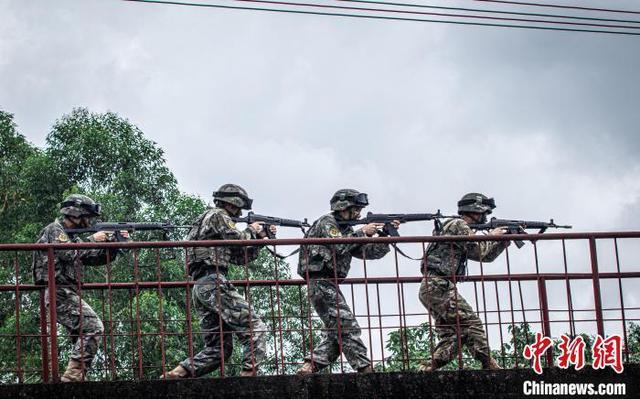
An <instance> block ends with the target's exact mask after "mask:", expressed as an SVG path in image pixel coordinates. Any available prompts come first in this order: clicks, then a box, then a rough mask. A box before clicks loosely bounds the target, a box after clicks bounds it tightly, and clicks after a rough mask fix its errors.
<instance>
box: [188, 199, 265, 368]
mask: <svg viewBox="0 0 640 399" xmlns="http://www.w3.org/2000/svg"><path fill="white" fill-rule="evenodd" d="M255 238H258V237H257V236H256V234H255V233H254V231H253V230H251V229H250V228H248V227H247V229H245V230H244V231H240V230H237V229H236V227H235V223H234V222H233V220H232V219H231V217H230V216H229V214H228V213H227V211H226V210H224V209H221V208H212V209H209V210H207V211H206V212H205V213H203V214H202V215H200V216H199V217H198V219H197V220H196V222H195V223H194V225H193V227H192V228H191V230H190V231H189V234H188V236H187V239H188V240H249V239H255ZM259 251H260V248H259V247H240V246H233V247H231V246H228V247H220V246H219V247H197V248H189V249H188V250H187V256H188V259H189V274H190V275H191V277H192V278H193V279H194V280H196V283H195V286H194V289H193V305H194V307H195V309H196V311H197V313H198V316H199V318H200V330H201V332H202V333H203V336H204V341H205V348H204V349H203V350H202V351H201V352H199V353H198V354H197V355H195V356H194V358H193V359H190V358H187V359H185V360H184V361H183V362H181V363H180V364H181V365H182V367H184V368H185V369H186V370H188V371H189V373H190V374H191V375H192V376H194V377H199V376H201V375H204V374H207V373H210V372H212V371H214V370H216V369H217V368H218V367H219V366H220V363H221V361H222V358H223V356H224V359H225V361H226V360H227V359H228V358H229V356H231V353H232V352H233V339H232V336H231V334H232V333H234V334H235V335H236V336H237V337H238V339H239V340H240V342H241V343H242V346H243V348H244V355H243V361H242V367H243V369H244V370H253V369H254V368H256V369H257V366H258V365H259V364H260V362H261V361H262V360H263V359H264V357H265V352H266V342H265V340H266V334H267V332H266V331H267V327H266V325H265V324H264V323H263V322H262V320H260V318H259V317H258V316H257V315H256V314H255V313H253V312H252V309H250V307H249V303H248V302H247V301H246V300H245V299H244V297H243V296H242V295H240V293H239V292H238V291H237V290H236V288H235V287H234V286H233V285H232V284H231V283H229V282H228V281H227V279H226V278H225V275H226V273H227V270H228V268H229V267H230V266H232V265H243V264H245V263H247V262H251V261H253V260H255V259H256V258H257V257H258V253H259ZM245 252H246V254H245ZM221 330H222V331H223V332H224V336H223V339H222V341H223V342H222V344H221V342H220V331H221ZM221 351H222V352H224V353H223V354H221Z"/></svg>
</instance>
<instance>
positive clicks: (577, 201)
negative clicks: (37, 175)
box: [0, 0, 640, 272]
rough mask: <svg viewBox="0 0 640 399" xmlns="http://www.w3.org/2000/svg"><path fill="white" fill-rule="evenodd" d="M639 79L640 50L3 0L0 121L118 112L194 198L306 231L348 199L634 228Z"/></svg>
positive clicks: (408, 27)
mask: <svg viewBox="0 0 640 399" xmlns="http://www.w3.org/2000/svg"><path fill="white" fill-rule="evenodd" d="M540 2H544V1H540ZM559 2H561V3H565V4H571V3H573V4H578V3H579V4H580V5H582V6H594V7H597V6H601V7H602V6H607V7H611V8H614V7H615V8H621V9H625V8H626V9H634V10H637V9H639V8H640V6H638V2H637V1H634V0H629V1H622V0H615V1H611V0H600V1H595V0H594V1H574V2H566V1H564V2H562V1H555V3H559ZM417 3H420V2H417ZM421 3H423V4H425V3H430V4H446V5H461V6H466V7H484V8H490V9H509V7H497V6H490V5H486V4H483V3H480V2H472V1H457V2H452V1H435V0H431V1H429V2H425V1H422V2H421ZM524 11H529V12H533V11H534V10H530V9H529V10H524ZM537 11H538V12H540V11H541V10H537ZM544 11H547V12H549V11H548V10H544ZM557 13H561V12H557ZM574 13H575V12H574ZM590 15H591V16H599V17H605V16H608V17H611V15H603V14H597V13H596V14H590ZM615 17H618V18H626V17H628V16H624V15H623V16H619V15H615ZM636 19H638V18H636ZM638 71H640V37H638V36H616V35H602V34H600V35H598V34H589V33H569V32H549V31H532V30H516V29H497V28H483V27H463V26H454V25H444V24H429V23H410V22H390V21H378V20H365V19H344V18H343V19H341V18H334V17H320V16H304V15H289V14H271V13H262V12H248V11H228V10H219V9H203V8H189V7H175V6H160V5H148V4H138V3H128V2H123V1H117V0H82V1H80V0H58V1H55V2H53V1H50V0H0V109H3V110H4V111H8V112H11V113H13V114H15V120H16V122H17V124H18V127H19V131H20V132H21V133H22V134H24V135H25V136H26V137H27V138H28V139H29V140H31V141H32V142H33V143H35V144H37V145H40V146H43V145H44V138H45V137H46V134H47V133H48V131H49V129H50V127H51V126H52V124H53V123H54V122H55V120H56V119H57V118H60V117H61V116H62V115H64V114H65V113H69V112H70V111H71V110H72V109H73V108H74V107H79V106H82V107H87V108H89V109H90V110H91V111H93V112H105V111H114V112H116V113H118V114H119V115H120V116H122V117H125V118H128V119H129V120H130V121H131V122H133V123H134V124H136V125H137V126H139V127H140V128H141V129H142V130H143V131H144V133H145V134H146V135H147V136H148V137H150V138H151V139H152V140H154V141H156V142H157V143H158V144H159V145H160V146H161V147H162V148H163V149H164V150H165V152H166V158H167V162H168V164H169V167H170V168H171V170H172V171H173V172H174V173H175V175H176V177H177V179H178V181H179V184H180V187H181V189H182V190H183V191H185V192H189V193H196V194H199V195H201V196H202V197H203V198H204V199H206V200H209V198H210V195H211V192H212V191H213V190H214V189H215V188H217V187H218V186H220V185H221V184H223V183H227V182H235V183H238V184H241V185H243V186H244V187H245V188H246V189H247V190H248V191H249V193H250V195H251V196H252V197H253V198H254V199H255V202H254V208H255V210H256V211H257V212H259V213H267V214H274V215H278V216H284V217H290V218H301V217H308V218H309V219H315V218H316V217H317V216H319V215H321V214H323V213H325V212H326V211H327V210H328V201H329V198H330V197H331V195H332V193H333V192H334V191H335V190H337V189H339V188H343V187H353V188H357V189H359V190H361V191H365V192H368V193H369V195H370V202H371V206H370V210H372V211H377V212H432V211H435V210H436V209H437V208H441V209H442V210H443V211H445V212H449V213H451V212H454V211H455V203H456V201H457V200H458V199H459V198H460V197H461V196H462V195H463V194H464V193H466V192H470V191H480V192H483V193H486V194H488V195H490V196H493V197H495V198H496V202H497V205H498V208H497V209H496V211H495V214H496V215H497V216H500V217H505V218H528V219H537V220H545V219H548V218H549V217H554V218H555V219H556V221H557V222H559V223H562V224H572V225H573V226H574V229H575V230H577V231H597V230H604V231H610V230H619V229H625V230H638V229H639V227H640V226H639V221H640V210H639V209H640V179H639V178H638V176H639V175H640V157H638V152H639V151H640V136H639V133H640V132H639V126H640V112H639V104H640V73H639V72H638ZM403 229H404V231H405V234H421V235H423V234H430V232H431V225H425V224H414V225H412V226H403ZM286 234H288V235H290V236H297V235H299V234H298V232H295V231H294V232H288V233H286ZM636 247H637V245H636ZM413 249H416V248H413ZM636 250H637V248H636ZM554 251H555V252H554ZM631 251H633V249H629V252H627V253H626V254H623V255H622V256H627V257H629V254H630V253H635V252H631ZM414 252H416V251H414ZM551 252H553V253H555V254H557V253H558V249H557V248H555V249H552V250H551ZM584 252H585V253H582V255H579V256H578V255H577V256H576V257H577V258H578V259H581V260H584V259H585V257H586V256H587V255H588V254H587V253H586V251H584ZM609 259H611V258H609ZM634 259H636V260H637V257H634ZM583 266H584V267H587V266H588V265H587V264H582V266H581V267H580V268H582V267H583ZM636 266H637V265H636ZM412 267H413V268H414V272H415V265H413V266H412Z"/></svg>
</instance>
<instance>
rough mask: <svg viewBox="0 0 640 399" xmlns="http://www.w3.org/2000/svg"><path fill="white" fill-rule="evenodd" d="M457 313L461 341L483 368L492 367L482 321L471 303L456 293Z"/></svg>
mask: <svg viewBox="0 0 640 399" xmlns="http://www.w3.org/2000/svg"><path fill="white" fill-rule="evenodd" d="M458 314H459V317H460V325H461V326H462V328H461V330H462V333H463V334H462V341H463V343H464V344H465V345H466V346H467V348H468V349H469V352H470V353H471V355H472V356H473V357H474V358H475V359H477V360H478V361H480V363H481V364H482V367H484V368H494V367H493V364H490V363H491V356H490V353H491V352H490V350H489V344H488V343H487V335H486V333H485V331H484V326H483V325H482V321H481V320H480V318H479V317H478V315H477V314H476V312H474V311H473V308H472V307H471V305H469V304H468V302H467V301H466V300H465V299H464V298H463V297H461V296H460V295H458Z"/></svg>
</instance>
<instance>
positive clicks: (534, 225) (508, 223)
mask: <svg viewBox="0 0 640 399" xmlns="http://www.w3.org/2000/svg"><path fill="white" fill-rule="evenodd" d="M469 227H470V228H472V229H474V230H492V229H495V228H498V227H503V228H505V229H507V234H527V232H526V231H525V230H526V229H540V230H539V231H538V234H542V233H544V232H545V231H547V229H548V228H554V229H570V228H571V226H560V225H557V224H555V222H554V221H553V219H549V222H548V223H547V222H536V221H532V220H509V219H496V218H491V220H489V221H488V222H487V223H472V224H469ZM514 242H515V244H516V246H517V247H518V248H522V246H523V245H524V242H522V241H521V240H516V241H514Z"/></svg>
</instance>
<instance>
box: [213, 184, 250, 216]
mask: <svg viewBox="0 0 640 399" xmlns="http://www.w3.org/2000/svg"><path fill="white" fill-rule="evenodd" d="M213 198H214V200H215V201H221V202H226V203H227V204H231V205H235V206H237V207H238V208H241V209H247V210H248V209H251V204H252V203H253V200H252V199H251V198H249V195H247V191H246V190H245V189H244V188H242V187H240V186H238V185H236V184H223V185H222V186H220V188H219V189H218V191H214V192H213Z"/></svg>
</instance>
